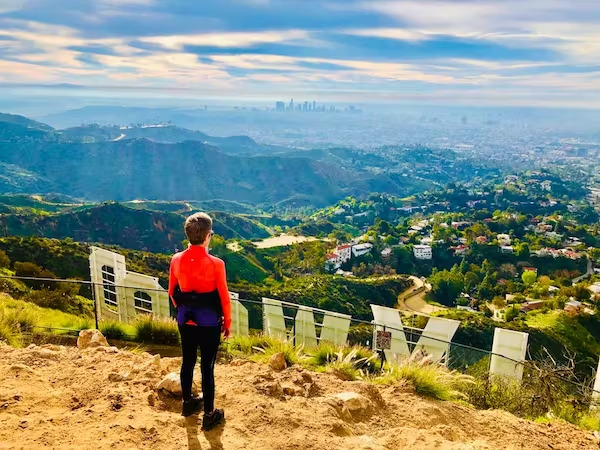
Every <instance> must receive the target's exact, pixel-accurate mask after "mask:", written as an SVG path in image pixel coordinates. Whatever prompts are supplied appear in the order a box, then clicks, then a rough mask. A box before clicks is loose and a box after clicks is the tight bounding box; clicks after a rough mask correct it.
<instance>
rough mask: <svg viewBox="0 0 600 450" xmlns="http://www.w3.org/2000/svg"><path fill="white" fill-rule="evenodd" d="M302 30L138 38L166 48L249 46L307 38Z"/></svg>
mask: <svg viewBox="0 0 600 450" xmlns="http://www.w3.org/2000/svg"><path fill="white" fill-rule="evenodd" d="M308 35H309V34H308V32H307V31H304V30H289V31H262V32H234V33H204V34H182V35H171V36H152V37H144V38H140V41H142V42H148V43H152V44H159V45H161V46H163V47H164V48H167V49H172V50H182V49H183V47H184V46H185V45H197V46H212V47H224V48H225V47H250V46H252V45H256V44H266V43H277V42H287V41H297V40H302V39H307V38H308Z"/></svg>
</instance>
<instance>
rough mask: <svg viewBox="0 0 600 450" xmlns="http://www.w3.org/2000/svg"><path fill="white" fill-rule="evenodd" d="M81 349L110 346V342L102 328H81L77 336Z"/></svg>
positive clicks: (78, 345)
mask: <svg viewBox="0 0 600 450" xmlns="http://www.w3.org/2000/svg"><path fill="white" fill-rule="evenodd" d="M77 347H78V348H79V349H80V350H83V349H86V348H93V347H108V342H107V341H106V338H105V337H104V335H103V334H102V333H101V332H100V330H81V331H80V332H79V337H78V338H77Z"/></svg>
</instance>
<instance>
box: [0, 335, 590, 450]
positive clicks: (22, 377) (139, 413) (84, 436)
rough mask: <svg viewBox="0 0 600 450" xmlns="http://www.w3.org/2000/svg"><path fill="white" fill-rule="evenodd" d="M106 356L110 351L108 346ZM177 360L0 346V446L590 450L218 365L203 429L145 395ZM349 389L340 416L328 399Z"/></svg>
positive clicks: (572, 433) (431, 404) (571, 436)
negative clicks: (220, 420) (211, 419)
mask: <svg viewBox="0 0 600 450" xmlns="http://www.w3.org/2000/svg"><path fill="white" fill-rule="evenodd" d="M115 350H116V349H115ZM178 365H179V359H178V358H162V359H160V358H159V357H152V356H150V355H148V354H134V353H131V352H127V351H118V353H107V352H106V350H93V349H92V350H85V351H79V350H78V349H76V348H65V347H57V346H46V348H43V347H30V348H28V349H24V350H23V349H19V350H17V349H13V348H11V347H8V346H6V345H2V344H0V448H2V449H21V448H27V449H29V448H42V447H51V448H94V449H108V448H150V449H161V450H163V449H180V448H186V447H189V448H193V449H227V450H232V449H371V450H377V449H403V448H406V449H432V448H433V449H549V448H552V449H586V448H590V449H592V448H595V449H598V443H597V440H596V439H595V438H594V437H593V436H592V435H591V434H590V433H586V432H584V431H581V430H579V429H577V428H575V427H574V426H571V425H568V424H558V423H554V424H551V425H541V424H534V423H531V422H528V421H525V420H522V419H518V418H515V417H514V416H511V415H510V414H508V413H504V412H500V411H477V410H474V409H472V408H470V407H467V406H462V405H459V404H456V403H449V402H440V401H434V400H428V399H424V398H422V397H419V396H417V395H415V394H414V393H413V392H412V391H411V389H410V388H409V387H408V386H407V385H396V386H389V387H374V386H372V385H368V384H366V383H363V382H348V381H341V380H339V379H337V378H336V377H335V376H334V375H332V374H315V373H309V372H306V371H304V370H301V369H299V368H295V367H292V368H288V369H286V370H284V371H283V372H280V373H277V372H273V371H272V370H271V369H270V368H268V367H267V366H265V365H262V364H257V363H252V362H246V361H242V360H236V361H233V362H231V363H223V364H218V366H217V370H216V377H217V405H218V406H220V407H223V408H224V409H225V412H226V416H227V423H226V424H225V426H224V427H221V428H220V429H217V430H213V431H211V432H208V433H204V432H202V430H201V429H200V428H199V427H198V417H195V416H194V417H192V418H188V419H184V418H182V417H180V416H179V408H180V403H179V401H178V400H177V399H174V398H172V397H170V396H168V395H166V394H161V393H156V392H155V390H154V387H155V385H156V384H157V382H158V381H159V380H160V379H161V378H162V377H163V376H164V374H166V373H168V372H171V371H176V370H178ZM347 391H352V392H357V393H360V394H362V395H363V396H364V397H365V398H367V399H368V402H369V404H370V407H369V409H366V410H364V411H363V413H361V414H359V415H349V414H348V413H347V411H346V412H344V411H343V410H340V409H339V404H338V403H339V402H338V403H336V402H335V401H333V400H332V399H331V397H332V396H333V395H334V394H337V393H341V392H347Z"/></svg>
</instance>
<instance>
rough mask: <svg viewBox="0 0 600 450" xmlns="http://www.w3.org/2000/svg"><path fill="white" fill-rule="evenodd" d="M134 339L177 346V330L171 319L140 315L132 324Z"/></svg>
mask: <svg viewBox="0 0 600 450" xmlns="http://www.w3.org/2000/svg"><path fill="white" fill-rule="evenodd" d="M133 326H134V328H135V330H136V339H137V340H138V341H141V342H151V343H154V344H162V345H179V342H180V340H179V329H178V328H177V322H175V321H174V320H173V319H168V318H159V317H154V316H151V315H147V314H142V315H140V316H138V318H137V319H136V320H135V322H134V323H133Z"/></svg>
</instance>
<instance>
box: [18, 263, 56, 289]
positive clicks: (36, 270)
mask: <svg viewBox="0 0 600 450" xmlns="http://www.w3.org/2000/svg"><path fill="white" fill-rule="evenodd" d="M15 275H16V276H18V277H24V278H56V275H55V274H54V273H52V272H50V271H49V270H46V269H44V268H43V267H40V266H38V265H37V264H35V263H32V262H20V261H16V262H15ZM25 284H27V285H29V286H31V287H32V288H34V289H42V288H49V289H53V288H55V287H56V286H57V284H56V283H55V282H52V281H38V280H26V281H25Z"/></svg>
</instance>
